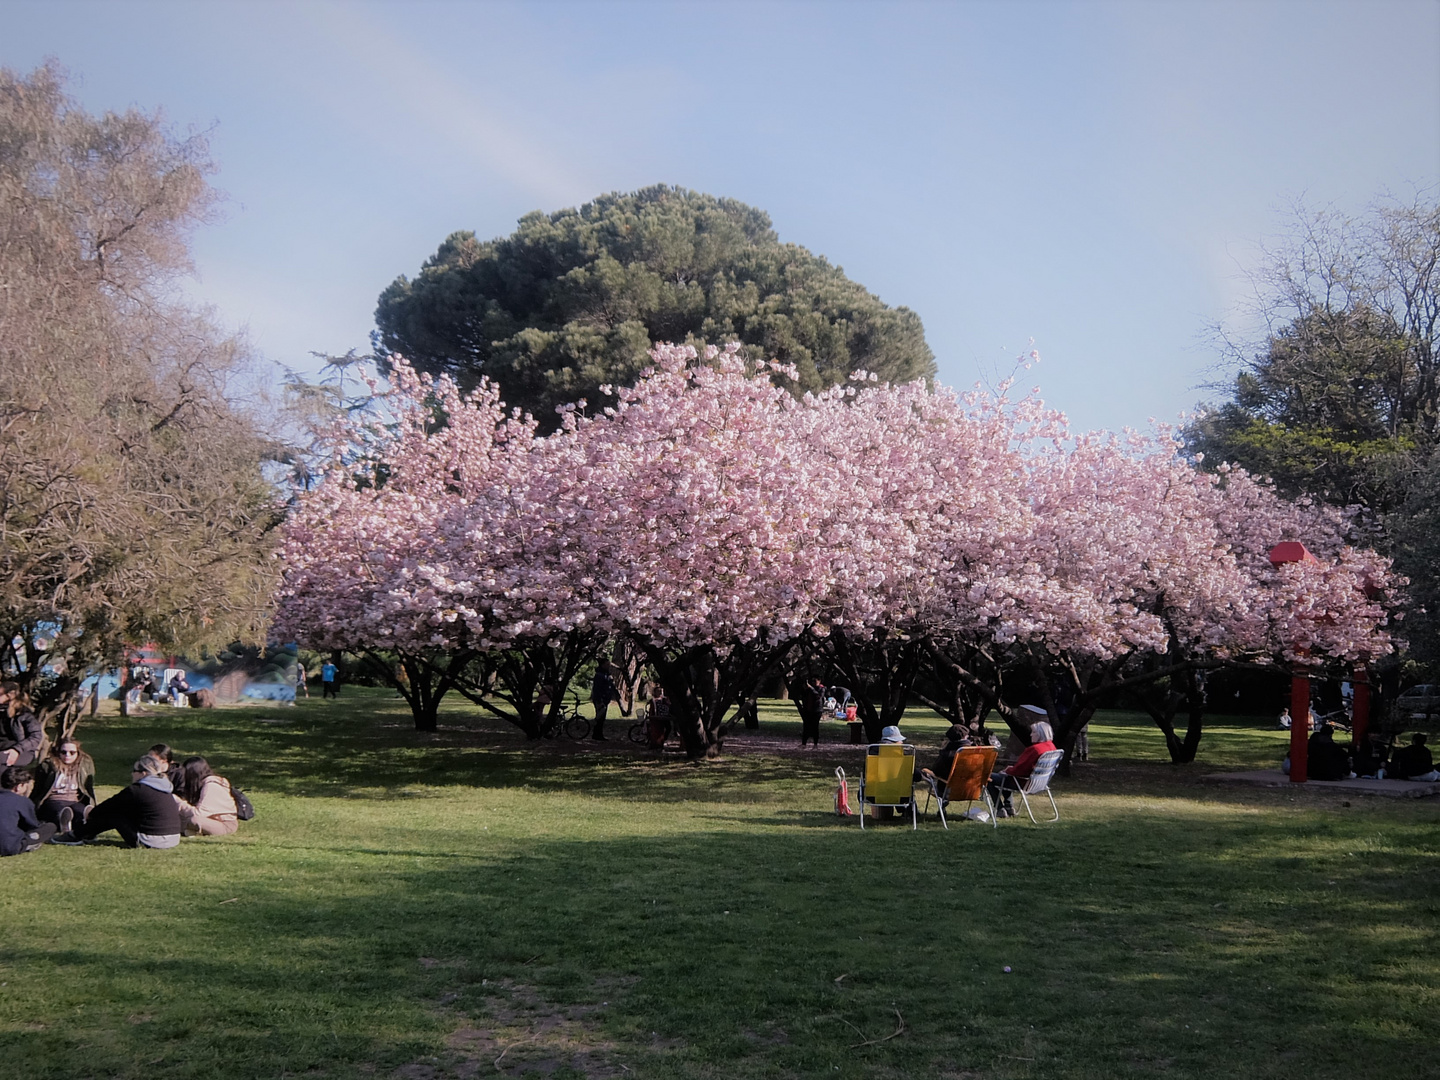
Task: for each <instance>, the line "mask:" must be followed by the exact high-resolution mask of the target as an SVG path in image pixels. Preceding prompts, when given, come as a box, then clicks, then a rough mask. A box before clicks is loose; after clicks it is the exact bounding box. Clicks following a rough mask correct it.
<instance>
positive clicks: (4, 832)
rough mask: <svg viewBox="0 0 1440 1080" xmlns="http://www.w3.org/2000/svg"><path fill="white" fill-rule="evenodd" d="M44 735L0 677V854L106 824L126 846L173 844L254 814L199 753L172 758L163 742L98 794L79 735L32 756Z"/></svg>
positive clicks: (13, 686) (71, 839)
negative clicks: (106, 793) (123, 780)
mask: <svg viewBox="0 0 1440 1080" xmlns="http://www.w3.org/2000/svg"><path fill="white" fill-rule="evenodd" d="M43 742H44V730H43V728H42V726H41V724H40V721H39V719H38V718H37V717H36V716H35V713H34V710H33V709H31V708H30V706H29V702H27V701H26V700H25V697H24V694H23V693H22V692H21V688H20V686H19V685H18V684H17V683H13V682H6V683H0V758H3V768H0V855H20V854H22V853H25V852H29V851H34V850H35V849H37V848H39V847H41V846H42V845H44V844H46V843H54V844H84V843H86V842H88V841H90V840H93V839H95V838H96V837H98V836H100V835H101V834H102V833H106V832H110V831H112V830H113V831H114V832H115V833H117V834H118V835H119V837H120V839H121V840H122V841H123V842H124V843H125V845H126V846H128V847H146V848H173V847H177V846H178V845H179V843H180V838H181V837H182V836H228V835H230V834H231V833H233V832H235V831H236V829H237V828H239V823H240V821H241V820H242V818H243V817H248V816H250V815H251V814H253V811H252V810H250V807H249V800H248V799H246V798H245V796H244V794H243V793H242V792H239V791H237V790H235V789H234V788H232V787H231V784H230V781H228V780H227V779H225V777H223V776H219V775H217V774H216V773H214V772H213V771H212V770H211V768H210V764H209V762H207V761H206V760H205V759H204V758H203V757H188V758H185V759H184V760H183V761H180V760H176V757H175V754H174V752H173V751H172V750H171V749H170V747H169V746H167V745H165V744H164V743H156V744H155V745H154V746H152V747H150V749H149V750H148V751H146V752H145V753H144V754H142V755H141V756H140V757H139V758H138V759H136V761H135V763H134V765H133V766H131V771H130V784H129V785H128V786H127V787H124V788H121V789H120V791H119V792H117V793H116V794H114V795H112V796H111V797H110V798H108V799H106V800H104V801H103V802H102V801H100V799H99V798H98V797H97V796H96V794H95V761H94V759H93V758H91V756H90V755H89V754H87V753H86V752H85V750H84V748H83V747H82V746H81V745H80V742H79V740H78V739H75V738H74V737H73V736H65V737H62V738H61V739H59V740H58V741H56V742H55V743H54V744H53V745H52V746H51V747H50V749H49V752H48V753H47V754H46V755H45V756H44V757H43V758H42V759H41V760H40V761H39V762H38V763H37V762H36V756H37V754H38V753H39V751H40V747H41V745H42V743H43Z"/></svg>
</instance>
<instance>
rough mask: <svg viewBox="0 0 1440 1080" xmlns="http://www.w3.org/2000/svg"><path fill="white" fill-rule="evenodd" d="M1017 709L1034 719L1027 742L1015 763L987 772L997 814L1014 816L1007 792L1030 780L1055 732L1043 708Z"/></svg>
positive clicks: (1021, 713) (1020, 716)
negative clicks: (1023, 781) (998, 770)
mask: <svg viewBox="0 0 1440 1080" xmlns="http://www.w3.org/2000/svg"><path fill="white" fill-rule="evenodd" d="M1016 712H1017V713H1018V714H1019V718H1020V719H1028V720H1031V721H1033V722H1032V723H1031V724H1030V745H1029V746H1027V747H1025V749H1024V750H1022V751H1021V752H1020V757H1019V758H1018V759H1016V761H1015V764H1014V765H1011V766H1009V767H1007V768H1005V769H1003V770H1001V771H1000V772H994V773H991V774H990V783H989V785H988V786H989V789H990V801H991V804H992V805H993V806H994V807H995V814H996V816H997V817H1014V816H1015V809H1014V807H1012V806H1011V805H1010V792H1011V791H1014V790H1015V788H1016V786H1017V784H1018V783H1019V782H1020V781H1022V780H1028V779H1030V773H1031V771H1032V770H1033V769H1034V768H1035V763H1036V762H1038V761H1039V760H1040V755H1041V754H1043V753H1045V752H1047V751H1049V750H1054V749H1055V732H1054V730H1053V729H1052V728H1051V727H1050V722H1049V721H1048V720H1047V719H1046V717H1047V716H1048V715H1049V714H1048V713H1047V712H1046V711H1045V710H1044V709H1042V708H1041V707H1040V706H1038V705H1021V706H1020V708H1019V709H1017V710H1016ZM1002 798H1003V800H1004V801H1003V803H1002V802H1001V800H1002Z"/></svg>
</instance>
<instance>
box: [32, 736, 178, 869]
mask: <svg viewBox="0 0 1440 1080" xmlns="http://www.w3.org/2000/svg"><path fill="white" fill-rule="evenodd" d="M130 780H131V783H130V786H129V787H127V788H122V789H121V790H120V791H119V792H117V793H116V794H114V795H112V796H110V798H108V799H106V800H105V801H104V802H102V803H101V804H100V805H99V806H97V807H95V809H94V810H92V811H90V816H89V817H88V818H86V819H85V821H83V822H81V823H80V824H79V825H76V826H75V827H74V829H73V830H72V831H71V832H70V833H69V835H67V836H63V837H57V838H56V839H58V840H59V841H60V842H62V843H76V842H81V843H83V842H84V841H86V840H93V839H94V838H95V837H97V836H99V835H100V834H101V833H103V832H106V831H108V830H110V829H114V830H115V831H116V832H117V833H119V834H120V839H122V840H124V841H125V846H126V847H147V848H173V847H178V846H179V844H180V811H179V810H177V809H176V808H175V798H174V792H175V789H174V788H173V787H171V786H170V781H169V780H167V779H165V764H164V762H162V761H160V760H159V759H158V758H153V757H151V756H150V755H149V754H146V755H145V756H144V757H142V758H141V759H140V760H139V761H137V762H135V765H134V766H133V767H132V768H131V770H130Z"/></svg>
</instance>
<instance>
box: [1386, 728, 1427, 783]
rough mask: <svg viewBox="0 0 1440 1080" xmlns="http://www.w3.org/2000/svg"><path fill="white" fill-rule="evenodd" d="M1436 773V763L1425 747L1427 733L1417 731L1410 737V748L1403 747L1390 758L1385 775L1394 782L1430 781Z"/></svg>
mask: <svg viewBox="0 0 1440 1080" xmlns="http://www.w3.org/2000/svg"><path fill="white" fill-rule="evenodd" d="M1434 772H1435V762H1434V759H1433V758H1431V756H1430V748H1429V747H1428V746H1426V745H1425V733H1424V732H1423V731H1417V732H1415V734H1414V735H1412V736H1410V745H1409V746H1402V747H1401V748H1400V749H1399V750H1396V751H1395V753H1394V754H1392V755H1391V756H1390V768H1389V769H1388V770H1387V771H1386V773H1385V775H1386V776H1389V777H1391V778H1392V779H1394V780H1429V779H1432V774H1433V773H1434Z"/></svg>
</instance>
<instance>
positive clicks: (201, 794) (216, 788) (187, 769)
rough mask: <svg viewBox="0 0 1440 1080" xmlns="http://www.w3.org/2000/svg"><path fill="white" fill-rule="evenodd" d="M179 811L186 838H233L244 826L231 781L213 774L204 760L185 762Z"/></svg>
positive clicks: (181, 779)
mask: <svg viewBox="0 0 1440 1080" xmlns="http://www.w3.org/2000/svg"><path fill="white" fill-rule="evenodd" d="M175 808H176V810H178V811H179V812H180V826H181V831H182V832H184V834H185V835H186V836H229V835H230V834H231V833H233V832H234V831H235V830H236V829H237V828H239V827H240V818H239V815H238V810H237V808H236V806H235V796H234V795H233V794H231V792H230V781H229V780H226V779H225V778H224V777H223V776H216V775H215V774H214V773H213V772H211V771H210V763H209V762H208V761H206V760H205V759H204V758H203V757H191V758H186V759H185V764H184V765H183V766H182V767H181V770H180V784H179V788H178V790H177V791H176V792H175Z"/></svg>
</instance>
